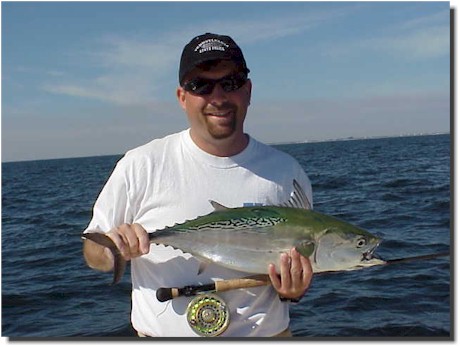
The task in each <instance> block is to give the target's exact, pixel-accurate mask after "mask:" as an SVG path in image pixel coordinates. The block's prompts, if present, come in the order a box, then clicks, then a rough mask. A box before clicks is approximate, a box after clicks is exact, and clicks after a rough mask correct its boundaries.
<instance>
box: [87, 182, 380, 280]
mask: <svg viewBox="0 0 460 347" xmlns="http://www.w3.org/2000/svg"><path fill="white" fill-rule="evenodd" d="M293 186H294V191H293V193H292V194H291V199H290V200H289V201H288V202H286V203H285V204H282V205H281V206H251V207H234V208H228V207H225V206H223V205H221V204H219V203H217V202H215V201H210V203H211V204H212V206H213V207H214V211H213V212H211V213H209V214H207V215H205V216H201V217H197V218H195V219H193V220H189V221H186V222H184V223H178V224H176V225H174V226H170V227H166V228H164V229H161V230H157V231H154V232H150V233H149V239H150V242H151V243H155V244H162V245H165V246H171V247H173V248H176V249H180V250H181V251H183V252H184V253H189V254H191V255H193V256H195V257H196V258H197V259H199V260H200V261H201V264H204V265H206V264H209V263H211V262H212V263H216V264H218V265H221V266H223V267H226V268H229V269H233V270H237V271H242V272H245V273H250V274H267V273H268V264H269V263H273V264H275V267H276V268H277V270H278V271H279V268H278V263H279V259H280V255H281V254H282V253H289V251H290V249H292V248H293V247H295V249H296V250H297V251H298V252H299V253H300V254H301V255H302V256H304V257H307V258H309V259H310V262H311V265H312V269H313V272H314V273H320V272H334V271H350V270H355V269H359V268H363V267H369V266H374V265H379V264H384V263H385V261H384V260H382V259H380V258H379V257H377V256H376V255H375V253H374V251H375V250H376V248H377V247H378V246H379V244H380V242H381V239H380V238H379V237H377V236H374V235H373V234H371V233H370V232H368V231H366V230H364V229H362V228H359V227H357V226H354V225H352V224H350V223H347V222H345V221H343V220H340V219H338V218H335V217H333V216H329V215H326V214H323V213H320V212H317V211H314V210H312V209H310V208H309V207H311V204H310V203H309V201H308V199H307V198H306V195H305V193H304V192H303V191H302V189H301V187H300V185H299V184H298V183H297V182H296V181H294V182H293ZM82 238H84V239H88V240H91V241H94V242H96V243H98V244H100V245H103V246H105V247H108V248H109V249H110V250H111V251H112V253H113V255H114V259H115V263H114V277H113V282H112V284H115V283H117V282H118V281H119V280H120V279H121V277H122V275H123V272H124V270H125V267H126V261H125V260H124V259H123V257H122V256H121V254H120V252H119V250H118V248H117V247H116V246H115V244H114V243H113V242H112V240H111V239H110V238H109V237H108V236H106V235H104V234H103V233H98V232H90V233H85V234H83V236H82ZM203 268H204V267H203ZM201 270H202V267H201V266H200V271H201Z"/></svg>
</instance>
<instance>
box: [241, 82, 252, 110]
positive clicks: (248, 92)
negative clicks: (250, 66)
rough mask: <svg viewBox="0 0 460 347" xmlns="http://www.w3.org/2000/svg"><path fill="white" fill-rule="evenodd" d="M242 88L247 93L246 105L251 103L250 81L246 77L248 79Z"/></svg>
mask: <svg viewBox="0 0 460 347" xmlns="http://www.w3.org/2000/svg"><path fill="white" fill-rule="evenodd" d="M243 88H245V90H246V92H247V94H248V105H250V104H251V93H252V81H251V80H250V79H248V81H247V82H246V84H245V85H244V87H243Z"/></svg>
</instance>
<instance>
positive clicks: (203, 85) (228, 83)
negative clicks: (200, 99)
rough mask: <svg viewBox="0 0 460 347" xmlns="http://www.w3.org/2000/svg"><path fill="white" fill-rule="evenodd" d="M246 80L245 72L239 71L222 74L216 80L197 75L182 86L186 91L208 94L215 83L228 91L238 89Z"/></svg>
mask: <svg viewBox="0 0 460 347" xmlns="http://www.w3.org/2000/svg"><path fill="white" fill-rule="evenodd" d="M247 80H248V76H247V74H246V73H245V72H239V73H235V74H232V75H227V76H224V77H222V78H220V79H218V80H211V79H206V78H201V77H197V78H194V79H193V80H191V81H188V82H185V83H184V85H183V86H182V87H183V88H184V89H185V90H186V91H187V92H190V93H192V94H195V95H208V94H211V93H212V91H213V90H214V87H215V86H216V84H217V83H219V84H220V86H221V87H222V89H223V90H224V91H225V92H227V93H228V92H233V91H235V90H238V89H240V88H241V87H242V86H244V84H245V83H246V81H247Z"/></svg>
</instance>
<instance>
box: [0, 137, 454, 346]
mask: <svg viewBox="0 0 460 347" xmlns="http://www.w3.org/2000/svg"><path fill="white" fill-rule="evenodd" d="M276 147H278V148H279V149H281V150H283V151H286V152H288V153H290V154H291V155H293V156H294V157H295V158H297V159H298V160H299V162H300V163H301V165H302V166H303V167H304V169H305V171H306V172H307V173H308V175H309V177H310V179H311V181H312V185H313V193H314V204H315V206H314V207H315V209H316V210H317V211H320V212H323V213H327V214H330V215H334V216H336V217H339V218H341V219H344V220H346V221H348V222H351V223H353V224H356V225H358V226H361V227H363V228H365V229H367V230H369V231H370V232H372V233H374V234H377V235H379V236H380V237H382V238H383V242H382V244H381V245H380V247H379V249H378V251H377V253H378V254H379V255H380V256H381V257H383V258H385V259H394V258H400V257H408V256H415V255H420V254H431V253H438V252H449V251H450V248H451V247H450V245H451V213H450V209H451V204H450V201H451V190H450V148H451V147H450V136H449V135H432V136H416V137H397V138H383V139H368V140H353V141H335V142H321V143H306V144H290V145H279V146H276ZM120 157H121V156H102V157H91V158H77V159H60V160H42V161H27V162H13V163H3V164H2V336H8V337H16V338H22V337H25V338H47V337H59V338H61V337H62V338H63V337H77V336H78V337H81V336H83V337H107V336H109V337H124V336H134V331H133V329H132V327H131V324H130V291H131V284H130V278H129V271H127V273H126V274H125V276H124V277H123V279H122V281H121V283H120V284H118V285H116V286H109V285H108V283H110V281H111V274H103V273H99V272H95V271H93V270H91V269H89V268H87V267H86V265H85V263H84V261H83V258H82V253H81V246H82V242H81V239H80V235H81V232H82V230H83V229H84V228H85V227H86V225H87V223H88V222H89V219H90V218H91V209H92V206H93V204H94V201H95V199H96V197H97V195H98V194H99V191H100V189H101V188H102V186H103V184H104V183H105V181H106V180H107V178H108V176H109V175H110V173H111V171H112V169H113V167H114V165H115V163H116V162H117V160H118V159H119V158H120ZM451 289H452V286H451V266H450V258H449V257H441V258H436V259H432V260H423V261H414V262H407V263H401V264H395V265H391V266H382V267H373V268H368V269H363V270H359V271H352V272H341V273H335V274H327V275H318V276H315V277H314V279H313V282H312V285H311V287H310V288H309V291H308V292H307V293H306V295H305V296H304V297H303V298H302V300H301V301H300V303H298V304H296V305H292V306H291V317H292V319H291V330H292V331H293V334H294V336H300V337H305V338H325V339H334V338H373V339H383V338H388V337H392V338H396V339H401V340H404V339H424V340H425V339H430V338H432V339H436V340H437V339H451V338H452V337H453V331H452V311H451V310H453V308H452V307H451V300H452V296H453V293H452V292H451Z"/></svg>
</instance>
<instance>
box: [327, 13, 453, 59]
mask: <svg viewBox="0 0 460 347" xmlns="http://www.w3.org/2000/svg"><path fill="white" fill-rule="evenodd" d="M449 23H450V22H449V11H447V10H446V11H441V12H437V13H433V14H430V15H427V16H419V17H415V18H411V19H409V20H407V21H404V22H400V23H398V24H392V25H391V26H390V25H388V26H387V27H385V28H383V29H382V30H381V31H380V32H376V33H367V34H366V35H367V36H368V37H366V38H362V39H352V40H348V41H342V42H340V43H334V45H327V46H326V45H324V46H323V49H322V50H323V55H326V56H333V57H335V58H340V57H344V56H355V55H357V54H359V55H362V54H366V53H368V52H373V53H378V54H381V55H383V56H392V57H396V58H398V59H404V60H427V59H432V58H438V57H442V56H447V55H449V52H450V27H449Z"/></svg>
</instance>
